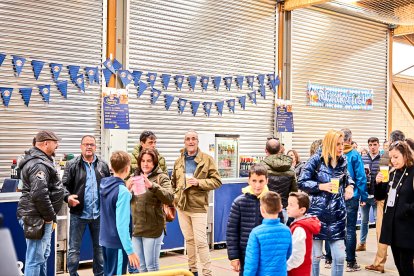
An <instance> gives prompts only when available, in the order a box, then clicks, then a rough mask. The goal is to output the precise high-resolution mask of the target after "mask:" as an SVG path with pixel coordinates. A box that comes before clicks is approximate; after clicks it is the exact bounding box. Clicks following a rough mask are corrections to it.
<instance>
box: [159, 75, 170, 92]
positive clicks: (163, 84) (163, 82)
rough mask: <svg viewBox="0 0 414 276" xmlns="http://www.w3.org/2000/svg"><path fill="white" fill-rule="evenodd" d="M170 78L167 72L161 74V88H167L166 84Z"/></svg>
mask: <svg viewBox="0 0 414 276" xmlns="http://www.w3.org/2000/svg"><path fill="white" fill-rule="evenodd" d="M170 79H171V75H168V74H162V75H161V82H162V88H164V90H167V89H168V85H169V84H170Z"/></svg>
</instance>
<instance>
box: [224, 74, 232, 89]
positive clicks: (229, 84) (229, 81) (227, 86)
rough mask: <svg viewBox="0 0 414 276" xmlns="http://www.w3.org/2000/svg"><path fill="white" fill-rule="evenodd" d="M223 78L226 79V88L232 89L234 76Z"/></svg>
mask: <svg viewBox="0 0 414 276" xmlns="http://www.w3.org/2000/svg"><path fill="white" fill-rule="evenodd" d="M223 80H224V84H225V85H226V89H227V90H228V91H230V89H231V83H232V82H233V77H224V78H223Z"/></svg>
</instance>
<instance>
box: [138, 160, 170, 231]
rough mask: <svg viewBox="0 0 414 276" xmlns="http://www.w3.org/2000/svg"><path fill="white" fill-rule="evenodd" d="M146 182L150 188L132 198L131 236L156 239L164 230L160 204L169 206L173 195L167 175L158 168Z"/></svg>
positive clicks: (163, 217) (163, 216) (163, 218)
mask: <svg viewBox="0 0 414 276" xmlns="http://www.w3.org/2000/svg"><path fill="white" fill-rule="evenodd" d="M148 180H149V181H151V182H152V185H153V186H152V188H151V189H147V191H146V192H145V193H143V194H141V195H133V196H132V200H131V211H132V225H133V228H132V236H134V237H145V238H158V237H159V236H161V234H162V231H163V230H164V229H165V215H164V213H163V210H162V204H168V205H171V204H172V202H173V200H174V194H173V191H172V188H171V182H170V179H169V177H168V175H166V174H165V173H163V171H162V170H161V169H160V168H159V167H157V168H155V169H154V171H153V172H152V173H151V174H150V175H149V176H148Z"/></svg>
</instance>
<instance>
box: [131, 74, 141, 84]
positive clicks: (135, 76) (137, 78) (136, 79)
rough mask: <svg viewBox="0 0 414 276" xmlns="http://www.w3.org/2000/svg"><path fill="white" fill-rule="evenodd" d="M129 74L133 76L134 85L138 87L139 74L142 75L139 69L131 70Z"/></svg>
mask: <svg viewBox="0 0 414 276" xmlns="http://www.w3.org/2000/svg"><path fill="white" fill-rule="evenodd" d="M131 74H132V76H134V85H135V86H136V87H138V86H139V81H140V79H141V76H142V72H141V71H132V73H131Z"/></svg>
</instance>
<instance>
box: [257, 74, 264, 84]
mask: <svg viewBox="0 0 414 276" xmlns="http://www.w3.org/2000/svg"><path fill="white" fill-rule="evenodd" d="M264 79H265V75H264V74H259V75H257V81H258V82H259V86H263V85H264Z"/></svg>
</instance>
